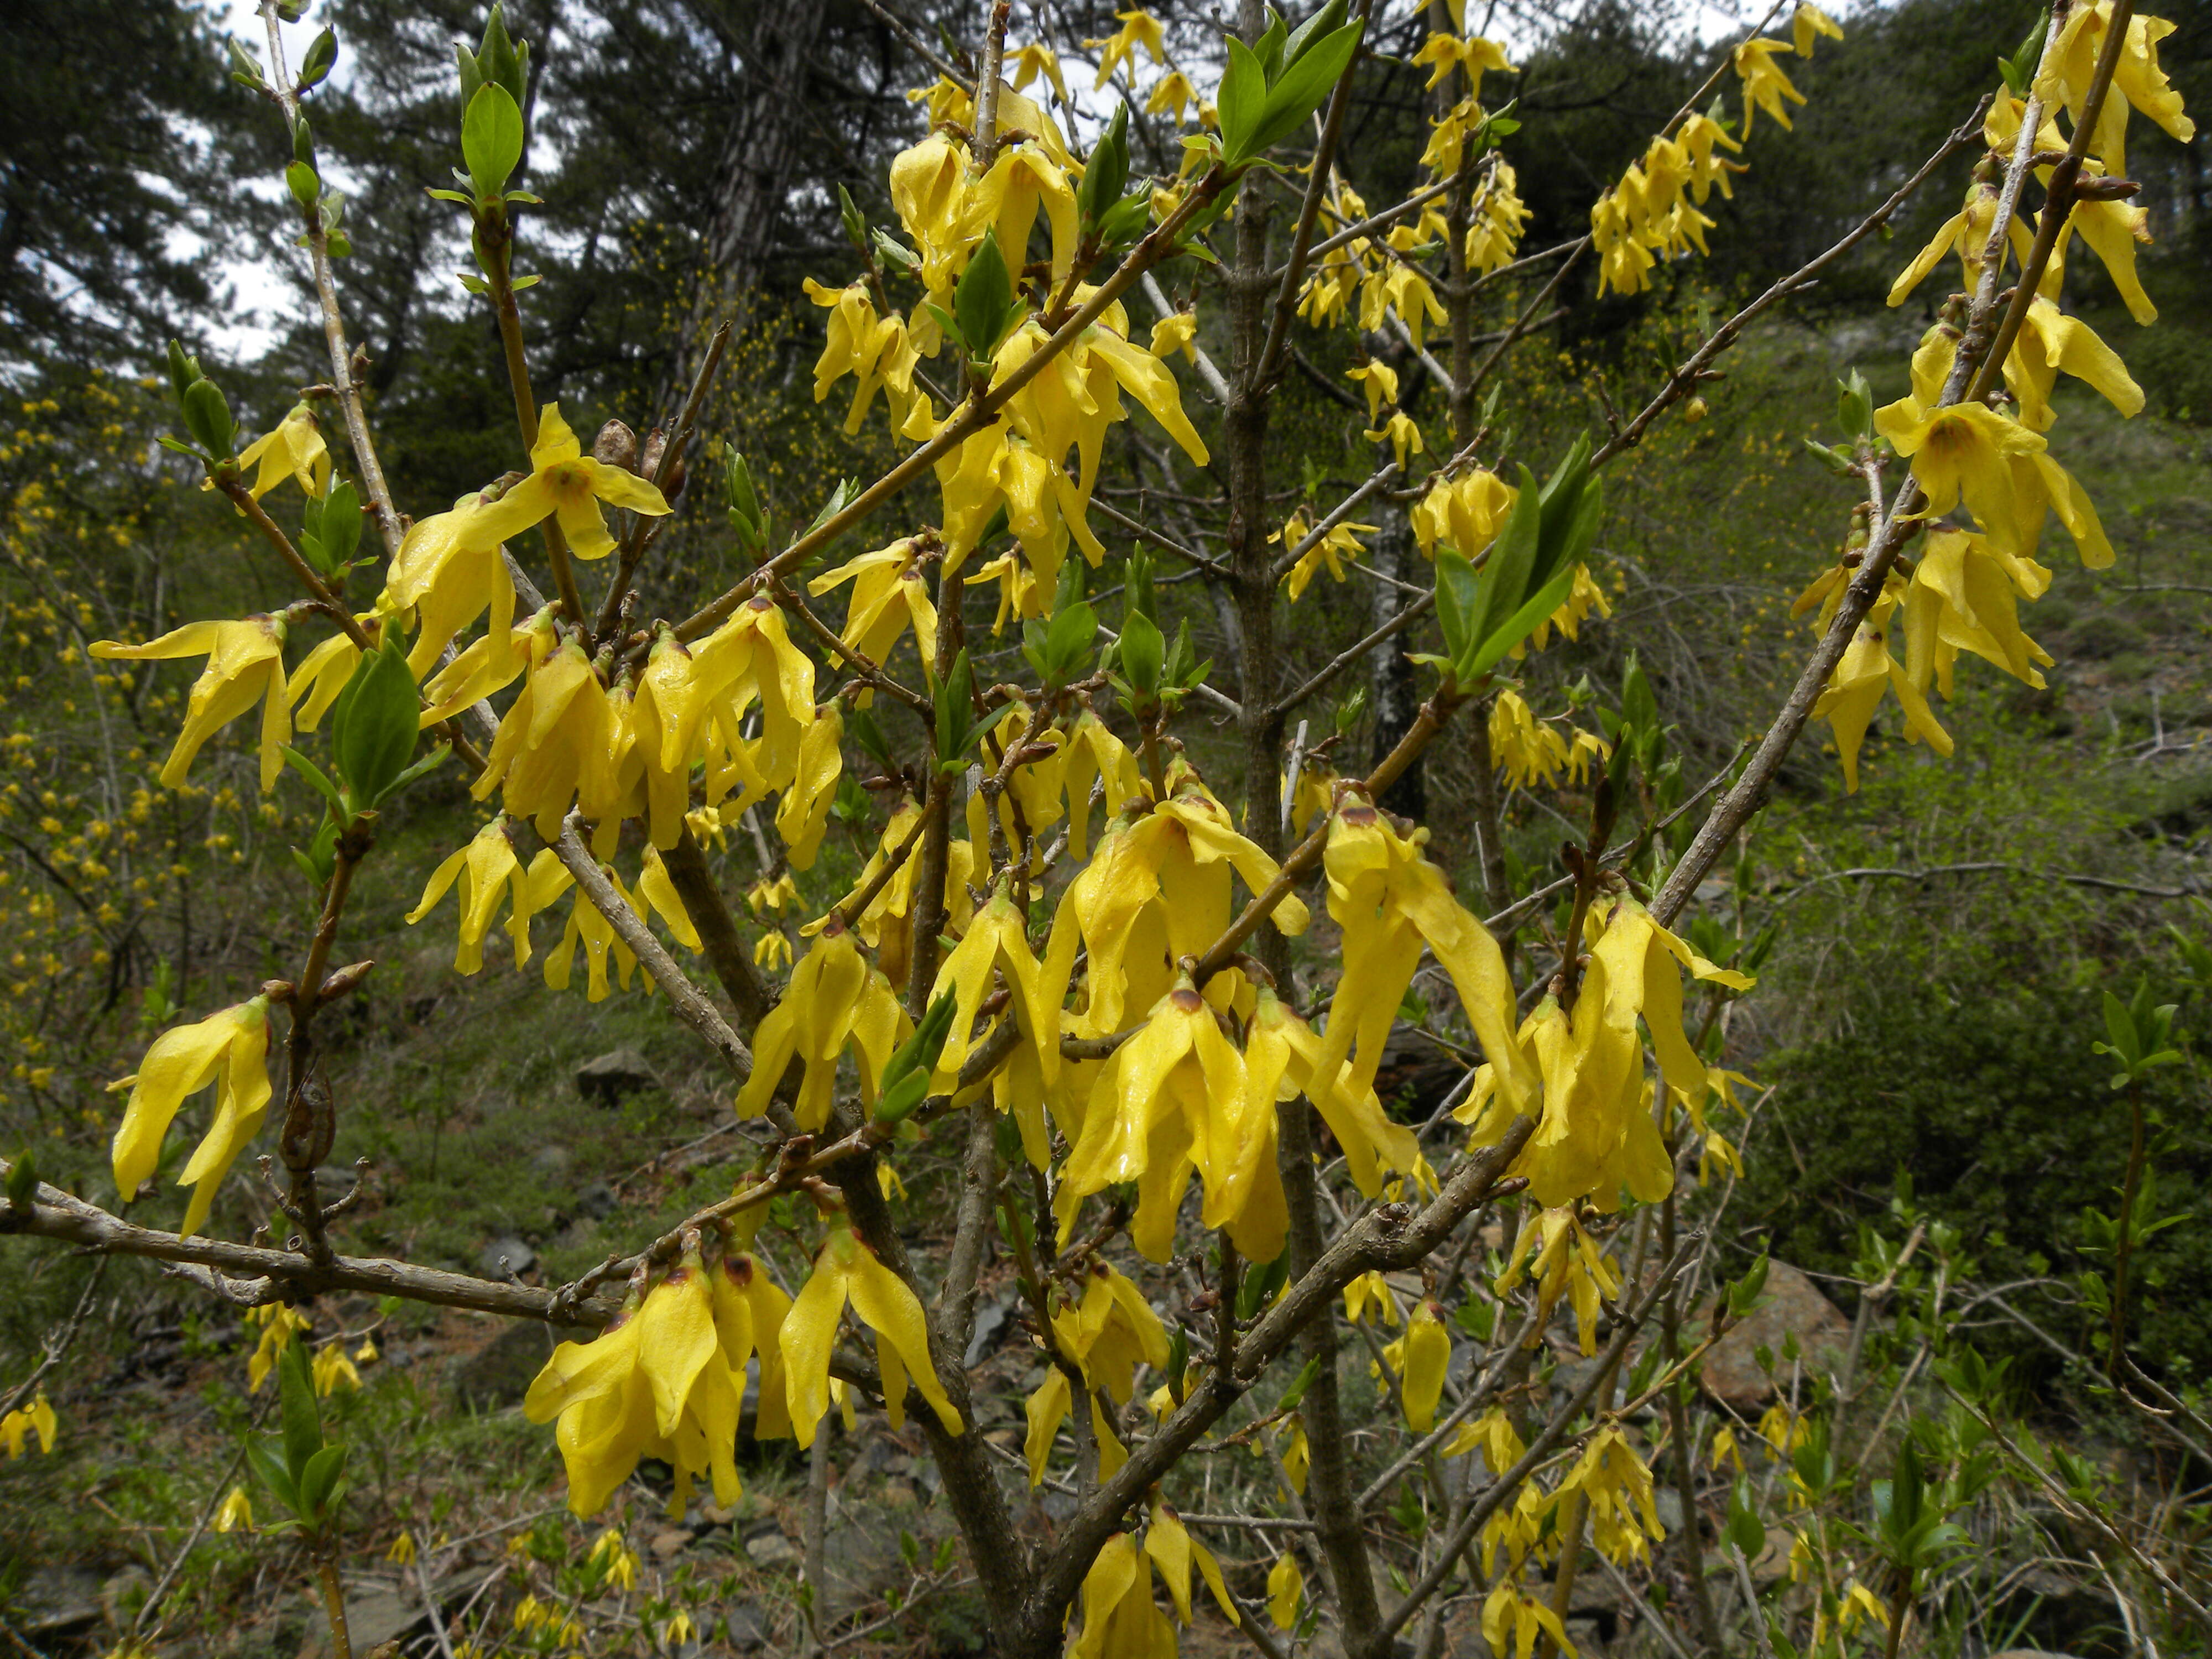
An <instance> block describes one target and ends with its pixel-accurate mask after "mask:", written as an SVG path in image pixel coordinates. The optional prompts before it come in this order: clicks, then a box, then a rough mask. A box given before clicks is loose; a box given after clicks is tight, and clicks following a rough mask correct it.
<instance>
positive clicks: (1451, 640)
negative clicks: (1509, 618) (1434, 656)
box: [1437, 548, 1482, 663]
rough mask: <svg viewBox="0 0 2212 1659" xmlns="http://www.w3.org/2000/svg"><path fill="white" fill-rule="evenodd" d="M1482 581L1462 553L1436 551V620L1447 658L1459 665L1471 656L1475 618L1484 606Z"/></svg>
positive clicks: (1440, 549) (1446, 549)
mask: <svg viewBox="0 0 2212 1659" xmlns="http://www.w3.org/2000/svg"><path fill="white" fill-rule="evenodd" d="M1481 588H1482V579H1481V578H1480V577H1479V576H1477V575H1476V574H1474V565H1473V564H1472V563H1470V562H1468V559H1467V558H1466V556H1464V555H1462V554H1459V553H1455V552H1453V551H1452V550H1450V549H1449V548H1438V549H1437V622H1438V623H1440V624H1441V625H1442V627H1443V635H1444V659H1445V660H1446V661H1448V662H1454V663H1455V662H1457V661H1458V660H1459V659H1461V658H1462V657H1463V656H1465V655H1467V654H1468V650H1469V642H1470V640H1471V637H1472V635H1473V633H1474V617H1475V613H1476V611H1477V610H1478V608H1479V607H1480V605H1481V604H1482V592H1481Z"/></svg>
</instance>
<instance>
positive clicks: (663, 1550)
mask: <svg viewBox="0 0 2212 1659" xmlns="http://www.w3.org/2000/svg"><path fill="white" fill-rule="evenodd" d="M690 1547H691V1534H690V1533H688V1532H686V1531H684V1528H681V1527H671V1528H669V1529H668V1530H667V1531H665V1532H657V1533H655V1534H653V1544H652V1549H653V1554H654V1555H655V1556H656V1557H658V1558H659V1559H661V1560H663V1561H667V1560H671V1559H674V1558H675V1557H677V1556H678V1555H681V1554H683V1553H684V1551H685V1550H688V1549H690Z"/></svg>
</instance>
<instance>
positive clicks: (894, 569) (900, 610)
mask: <svg viewBox="0 0 2212 1659" xmlns="http://www.w3.org/2000/svg"><path fill="white" fill-rule="evenodd" d="M920 551H921V546H920V543H919V542H918V540H917V539H916V538H914V537H912V536H908V537H903V538H901V539H899V540H897V541H895V542H893V543H892V544H890V546H889V547H884V548H878V549H877V550H876V551H874V552H872V553H863V554H861V555H860V557H858V558H856V559H852V560H848V562H845V563H843V564H842V565H839V566H838V567H837V568H836V569H835V570H830V571H825V572H824V573H823V574H821V575H819V576H817V577H815V578H814V579H813V580H811V581H810V582H808V583H807V585H806V591H807V592H810V593H811V594H813V595H814V597H815V598H817V599H820V598H821V597H822V595H823V594H824V593H827V592H829V591H830V590H831V589H833V588H836V587H839V586H842V585H843V584H845V583H846V582H848V581H849V582H851V583H852V584H853V594H852V599H851V600H850V601H849V602H848V605H846V608H845V628H844V631H843V633H842V635H839V637H840V638H842V640H843V641H845V643H846V644H847V645H848V646H850V647H852V648H853V649H854V650H855V651H857V652H859V653H860V654H861V655H862V656H864V657H866V658H867V659H868V660H869V661H871V662H872V663H874V664H876V665H878V667H880V666H881V665H883V664H884V662H885V661H886V660H887V659H889V658H890V653H891V650H892V647H895V646H896V645H897V643H898V641H899V639H900V637H901V635H904V634H905V633H906V632H907V631H908V629H912V630H913V632H914V643H915V650H916V651H917V652H918V653H920V654H921V665H922V667H923V669H924V670H925V671H927V672H928V673H930V674H935V673H936V672H937V606H936V604H935V602H934V601H933V600H932V599H931V598H930V597H929V583H928V581H927V580H926V579H925V578H924V577H923V575H922V574H921V568H920V567H919V565H918V564H917V562H916V561H917V558H918V556H919V554H920ZM873 695H874V694H873V693H872V692H864V693H862V698H863V701H862V702H861V703H860V707H861V708H866V707H867V699H869V698H872V696H873Z"/></svg>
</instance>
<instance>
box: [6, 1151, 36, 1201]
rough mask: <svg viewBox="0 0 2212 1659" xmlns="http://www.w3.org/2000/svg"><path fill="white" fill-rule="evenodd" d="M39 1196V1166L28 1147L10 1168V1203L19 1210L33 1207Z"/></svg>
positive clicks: (18, 1154) (20, 1153)
mask: <svg viewBox="0 0 2212 1659" xmlns="http://www.w3.org/2000/svg"><path fill="white" fill-rule="evenodd" d="M38 1194H39V1166H38V1163H37V1161H36V1160H35V1159H34V1158H32V1156H31V1149H30V1148H29V1147H27V1146H26V1147H25V1148H24V1149H23V1150H22V1151H21V1152H18V1153H16V1154H15V1162H14V1163H13V1164H9V1166H8V1202H9V1204H11V1205H13V1206H15V1208H17V1209H19V1210H27V1209H28V1208H30V1207H31V1205H32V1204H33V1202H34V1201H35V1200H36V1199H37V1197H38Z"/></svg>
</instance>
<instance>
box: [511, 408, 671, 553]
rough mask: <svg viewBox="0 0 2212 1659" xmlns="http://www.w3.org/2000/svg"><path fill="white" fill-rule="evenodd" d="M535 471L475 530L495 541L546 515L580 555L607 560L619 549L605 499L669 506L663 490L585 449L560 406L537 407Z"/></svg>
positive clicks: (636, 506) (646, 508)
mask: <svg viewBox="0 0 2212 1659" xmlns="http://www.w3.org/2000/svg"><path fill="white" fill-rule="evenodd" d="M530 468H531V471H530V476H529V477H526V478H525V479H524V480H523V481H522V482H521V483H519V484H516V485H515V486H514V487H513V489H509V490H508V491H507V493H506V494H505V495H502V496H501V497H500V498H499V500H498V501H495V502H493V503H492V504H491V505H490V507H489V508H488V509H487V511H486V512H485V513H484V515H483V519H482V520H480V521H479V522H478V525H477V527H476V533H477V535H479V536H482V537H488V538H490V539H491V540H492V541H494V542H503V541H505V540H507V538H508V537H510V536H516V535H520V533H521V532H524V531H526V530H527V529H529V528H530V527H531V526H532V525H534V524H537V523H538V522H539V521H540V520H544V519H546V518H552V519H554V520H557V521H558V523H559V524H560V526H561V533H562V535H563V536H564V537H566V538H567V539H568V550H569V551H570V552H571V553H574V555H575V556H577V557H578V558H580V559H602V558H605V556H607V555H608V554H610V553H611V552H613V551H614V550H615V538H613V537H612V536H611V535H610V534H609V533H608V532H607V520H606V515H605V513H602V512H601V511H600V510H599V505H600V503H601V502H602V501H604V502H605V503H606V504H607V505H608V506H610V507H628V508H629V510H630V511H631V512H633V513H644V514H646V515H647V517H651V518H658V517H659V516H660V515H661V514H663V513H666V512H667V511H668V503H667V501H665V500H664V499H662V496H661V494H660V492H659V490H658V489H654V488H653V485H652V484H650V483H647V481H646V480H644V479H643V478H641V477H638V476H637V474H635V472H632V471H629V469H627V468H625V467H619V466H611V465H608V464H607V463H605V461H601V460H598V459H594V458H592V456H589V455H586V454H585V453H584V447H583V445H582V444H581V443H580V442H578V441H577V439H576V435H575V434H574V432H572V431H570V430H569V428H568V422H566V421H565V420H563V419H562V418H561V406H560V404H546V405H545V407H544V409H542V410H539V411H538V441H537V442H536V443H534V444H532V445H531V447H530Z"/></svg>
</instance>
